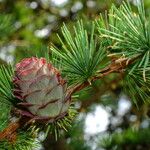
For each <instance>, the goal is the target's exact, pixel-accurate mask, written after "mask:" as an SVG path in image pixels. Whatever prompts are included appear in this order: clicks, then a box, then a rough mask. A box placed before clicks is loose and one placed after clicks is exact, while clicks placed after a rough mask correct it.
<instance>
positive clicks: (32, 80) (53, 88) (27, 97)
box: [13, 57, 70, 122]
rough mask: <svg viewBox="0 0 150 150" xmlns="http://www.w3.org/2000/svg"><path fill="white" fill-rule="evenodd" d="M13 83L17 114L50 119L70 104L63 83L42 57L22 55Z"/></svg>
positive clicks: (64, 82) (49, 120)
mask: <svg viewBox="0 0 150 150" xmlns="http://www.w3.org/2000/svg"><path fill="white" fill-rule="evenodd" d="M13 83H14V95H15V97H16V98H18V99H19V100H20V102H19V103H18V107H19V112H20V114H21V115H23V116H26V117H29V118H31V119H33V120H40V121H48V122H54V121H55V120H57V119H59V118H62V117H64V116H65V115H66V114H67V111H68V109H69V106H70V97H69V98H68V96H67V94H66V93H67V83H66V81H65V80H63V79H62V77H61V75H60V73H59V71H58V70H57V69H56V68H54V67H53V66H52V64H50V63H47V61H46V59H45V58H36V57H32V58H25V59H23V60H22V61H21V62H19V63H18V64H17V65H16V69H15V76H14V80H13Z"/></svg>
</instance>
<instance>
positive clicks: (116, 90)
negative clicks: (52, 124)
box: [0, 0, 150, 150]
mask: <svg viewBox="0 0 150 150" xmlns="http://www.w3.org/2000/svg"><path fill="white" fill-rule="evenodd" d="M57 2H59V0H53V1H51V0H34V1H33V0H14V1H12V0H0V14H1V15H0V63H1V64H5V63H8V62H11V63H12V64H15V63H16V62H17V61H19V60H20V59H22V58H24V57H29V56H31V55H35V52H36V53H37V51H39V50H42V51H41V53H44V51H47V50H48V51H49V46H50V45H51V43H53V44H54V45H56V46H57V48H58V49H59V48H60V49H61V46H60V45H61V44H60V41H59V40H58V38H57V35H56V33H60V28H61V27H62V25H63V23H66V26H67V27H68V29H69V31H70V32H73V28H72V27H73V25H74V24H75V22H76V21H77V20H78V19H81V18H82V20H83V22H84V24H85V26H86V28H87V29H88V31H90V30H91V26H90V25H89V21H91V20H94V19H97V18H99V14H100V13H101V12H102V13H103V14H104V12H105V11H107V10H108V9H109V8H110V5H111V4H112V3H115V5H116V6H119V5H120V4H121V2H122V0H81V1H77V0H68V1H66V2H65V3H63V4H60V5H56V3H57ZM130 2H131V3H132V4H133V5H132V6H133V9H134V8H135V5H136V1H135V0H133V1H132V0H130ZM144 3H145V8H146V14H149V12H150V1H149V0H144ZM4 20H5V22H7V23H6V24H3V21H4ZM49 53H50V52H49ZM121 78H122V76H117V75H116V74H111V75H109V76H108V77H107V78H103V80H100V81H97V82H95V83H93V84H92V85H91V87H90V88H87V89H85V90H84V91H82V92H79V93H78V96H79V97H80V101H76V105H77V106H76V107H77V109H78V111H79V117H78V118H77V119H76V120H75V121H74V122H73V127H72V128H71V129H70V130H69V131H68V133H62V137H61V138H60V139H59V140H58V141H55V140H54V137H52V136H51V135H50V136H48V138H47V139H46V140H45V141H44V142H43V146H44V147H45V149H46V150H77V149H79V150H93V149H95V150H96V149H97V150H100V149H101V148H102V147H103V148H105V149H111V150H113V148H114V149H116V148H118V149H117V150H122V149H123V150H132V149H135V150H139V149H140V150H148V148H149V147H150V145H149V143H150V142H149V141H148V140H149V139H150V137H149V136H150V127H149V125H147V126H145V129H143V128H141V126H143V124H144V122H148V124H150V121H149V119H148V118H147V117H148V116H150V108H149V104H146V103H145V104H143V102H141V103H140V105H139V109H137V108H136V107H135V105H134V104H132V102H130V103H131V107H130V108H129V109H128V111H127V112H126V113H124V114H123V115H121V116H120V115H119V114H118V107H119V102H120V101H121V100H120V97H121V96H122V95H124V93H122V84H123V83H122V82H121ZM134 80H136V79H134ZM77 99H78V97H77ZM128 99H129V98H128ZM128 101H129V100H128ZM2 105H5V104H0V106H2ZM93 105H94V106H95V105H96V106H103V107H104V108H105V110H107V111H108V112H109V115H110V117H109V124H108V126H107V127H106V130H105V132H104V133H102V134H98V133H97V134H96V135H91V134H90V133H89V135H88V136H89V137H88V138H87V137H86V135H85V119H86V116H87V115H88V114H89V113H90V112H93V111H94V110H95V109H94V107H93ZM2 108H3V109H2ZM4 110H5V111H6V110H7V111H8V113H9V111H10V110H9V109H8V106H5V107H1V108H0V118H3V120H6V116H4V115H3V111H4ZM80 114H81V116H82V115H83V114H84V115H83V116H82V117H80ZM100 117H103V116H100ZM133 118H134V119H133ZM114 120H117V123H114ZM3 123H4V125H3V124H1V126H0V127H1V128H0V130H2V129H3V128H4V126H6V124H7V122H5V121H4V122H3ZM91 123H93V124H94V122H91ZM130 128H135V129H137V130H138V129H139V128H140V130H139V131H136V132H133V131H132V130H131V129H130ZM118 130H122V132H121V133H120V134H119V133H116V131H118ZM113 133H114V134H113ZM105 134H106V135H107V134H109V135H110V138H107V139H106V143H105V142H104V141H102V140H101V139H102V137H103V136H105ZM111 134H112V136H111ZM22 136H26V135H22ZM146 139H147V140H146ZM95 141H96V142H95ZM101 142H102V143H101ZM95 144H96V146H95ZM115 145H118V146H117V147H115ZM138 145H140V148H139V147H138ZM145 145H146V146H148V147H146V148H147V149H145ZM96 147H97V148H96ZM119 148H120V149H119Z"/></svg>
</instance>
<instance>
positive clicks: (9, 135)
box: [0, 121, 20, 143]
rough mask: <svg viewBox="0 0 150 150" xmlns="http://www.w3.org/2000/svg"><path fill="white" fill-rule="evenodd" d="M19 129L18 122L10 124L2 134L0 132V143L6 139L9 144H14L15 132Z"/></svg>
mask: <svg viewBox="0 0 150 150" xmlns="http://www.w3.org/2000/svg"><path fill="white" fill-rule="evenodd" d="M19 127H20V124H19V122H18V121H16V122H12V123H10V124H9V125H8V127H7V128H5V129H4V130H3V131H2V132H0V141H1V140H4V139H7V140H8V141H9V142H12V143H14V142H15V141H16V136H17V133H16V130H17V129H18V128H19Z"/></svg>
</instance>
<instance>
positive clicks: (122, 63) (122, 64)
mask: <svg viewBox="0 0 150 150" xmlns="http://www.w3.org/2000/svg"><path fill="white" fill-rule="evenodd" d="M138 57H139V56H137V57H135V58H133V59H127V58H122V59H116V60H113V61H112V63H111V64H110V65H109V66H107V67H106V68H104V69H102V70H100V71H98V72H97V74H96V75H95V76H93V77H92V78H91V79H90V81H85V82H83V83H81V84H77V85H75V86H73V87H69V88H68V94H70V95H72V94H74V93H75V92H78V91H80V90H82V89H84V88H86V87H87V86H89V85H90V84H91V83H92V82H94V81H95V80H98V79H101V78H103V77H105V76H107V75H109V74H111V73H114V72H121V71H124V69H125V68H126V67H127V66H128V65H130V64H131V63H133V62H134V61H135V60H136V59H137V58H138Z"/></svg>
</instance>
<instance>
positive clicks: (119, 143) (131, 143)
mask: <svg viewBox="0 0 150 150" xmlns="http://www.w3.org/2000/svg"><path fill="white" fill-rule="evenodd" d="M145 137H146V138H145ZM100 145H101V146H102V147H104V148H105V149H106V150H114V149H115V150H126V149H139V150H140V149H142V150H148V149H149V148H150V132H149V129H140V130H139V131H134V130H131V129H128V130H125V131H123V132H121V133H115V134H113V135H112V136H110V137H109V136H108V137H106V138H103V139H102V141H101V143H100ZM142 147H143V148H142Z"/></svg>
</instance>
